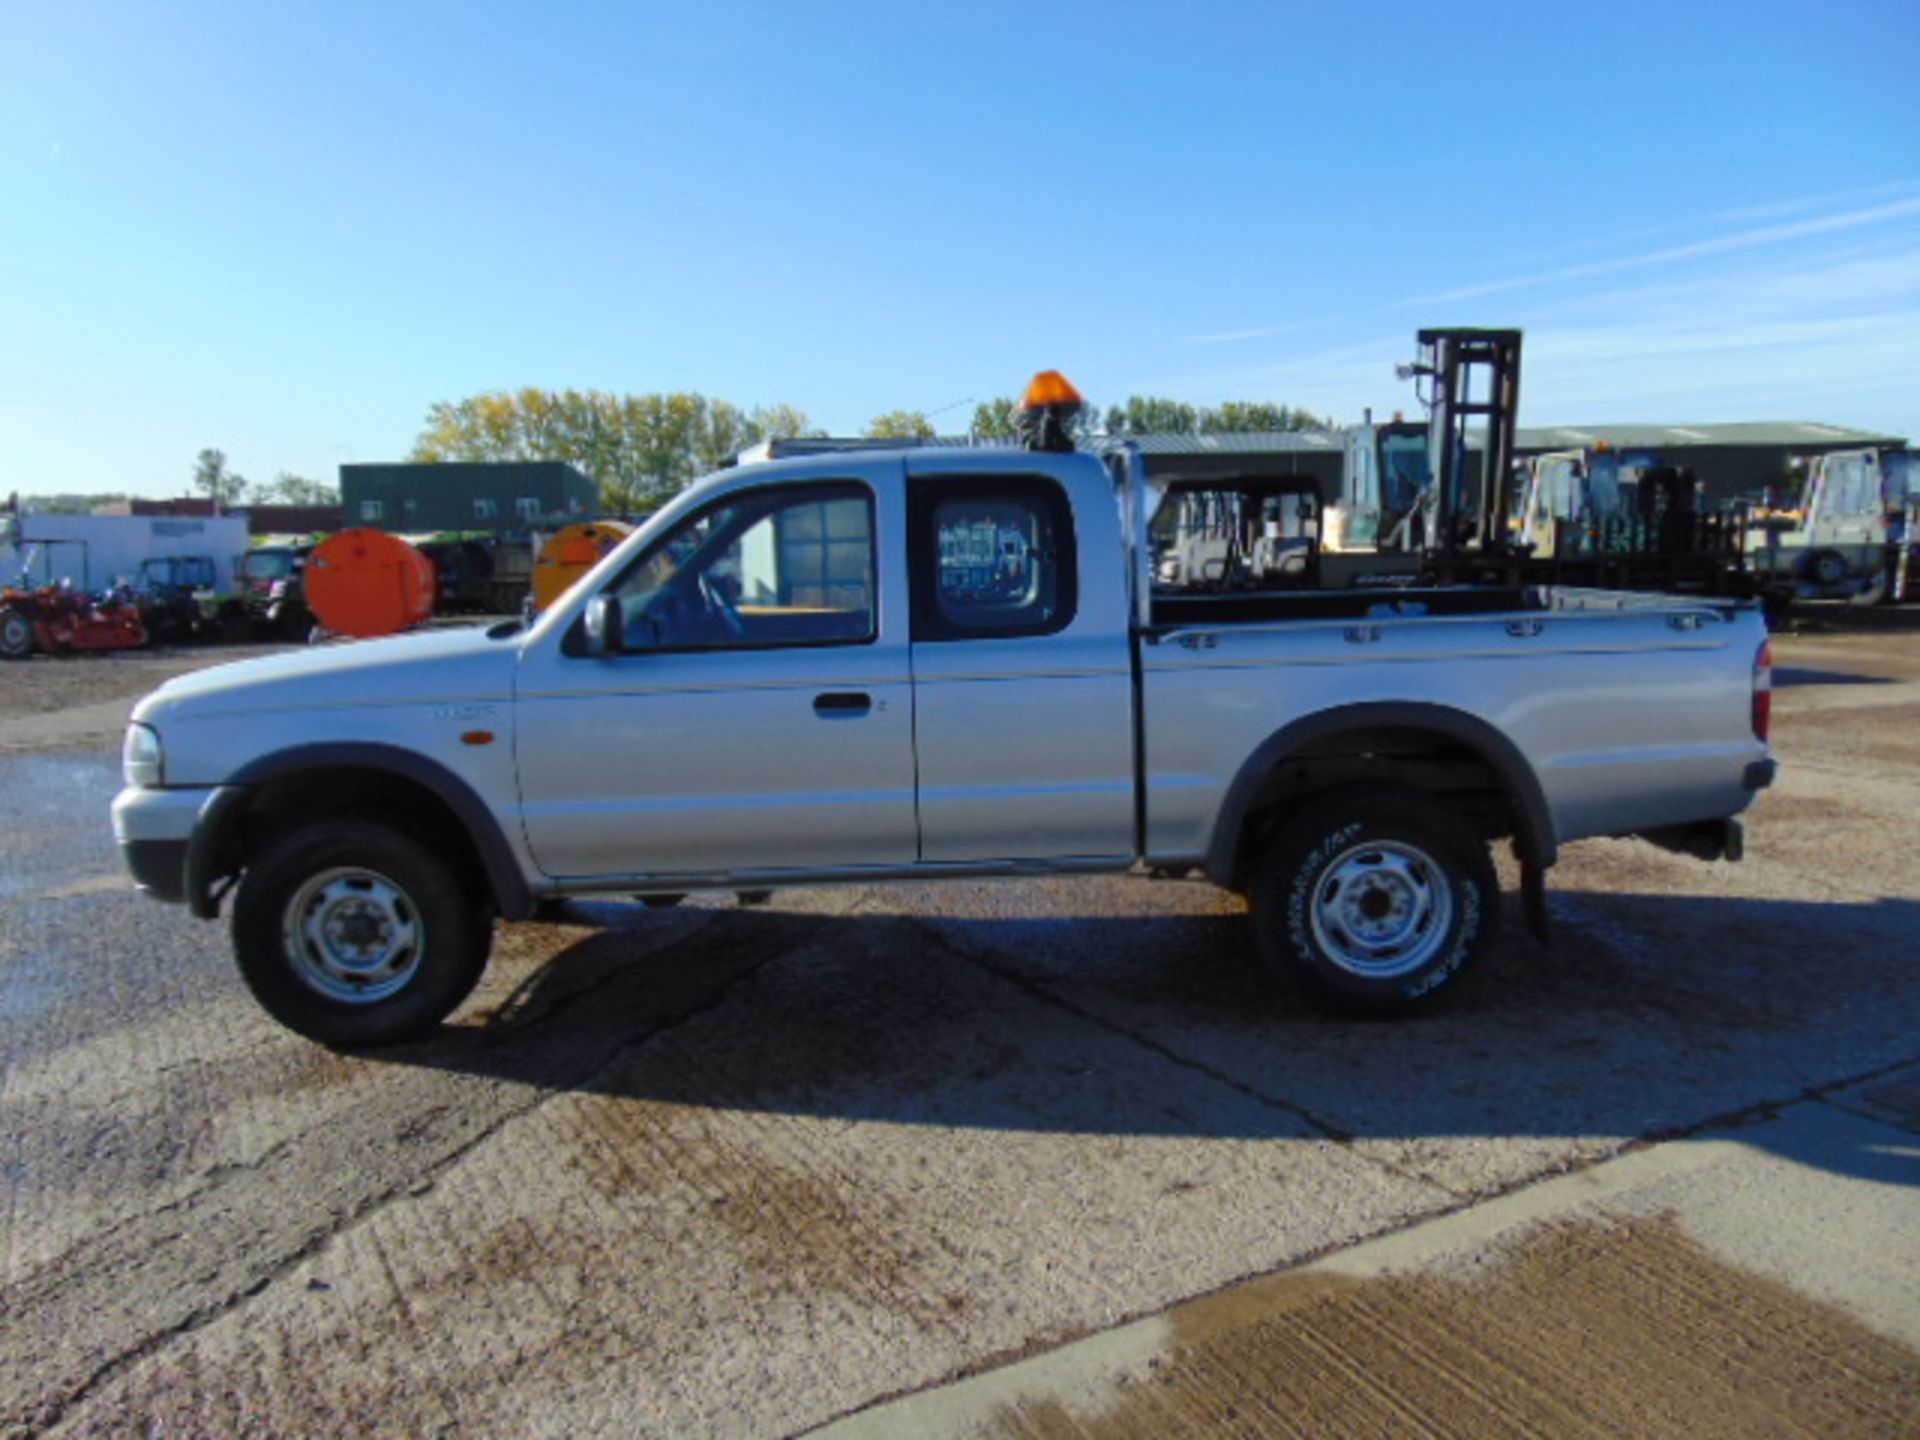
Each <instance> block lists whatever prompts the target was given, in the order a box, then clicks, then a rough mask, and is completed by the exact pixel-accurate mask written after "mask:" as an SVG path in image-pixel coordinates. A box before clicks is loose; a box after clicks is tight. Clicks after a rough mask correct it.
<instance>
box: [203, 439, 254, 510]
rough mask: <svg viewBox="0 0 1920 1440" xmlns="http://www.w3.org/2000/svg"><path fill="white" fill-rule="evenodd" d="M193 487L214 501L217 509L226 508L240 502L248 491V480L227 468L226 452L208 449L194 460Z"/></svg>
mask: <svg viewBox="0 0 1920 1440" xmlns="http://www.w3.org/2000/svg"><path fill="white" fill-rule="evenodd" d="M193 488H194V489H196V490H198V491H200V492H201V493H202V494H204V495H205V496H206V497H207V498H208V499H209V500H211V501H213V505H214V508H215V509H216V510H225V509H227V508H229V507H230V506H234V505H237V504H239V503H240V499H241V497H242V496H244V495H245V494H246V493H247V482H246V478H245V477H244V476H241V475H237V474H235V473H234V472H233V471H231V470H229V469H228V468H227V457H226V452H224V451H221V450H213V449H207V450H202V451H201V452H200V454H199V455H198V457H196V459H195V460H194V465H193Z"/></svg>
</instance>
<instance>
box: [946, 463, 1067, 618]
mask: <svg viewBox="0 0 1920 1440" xmlns="http://www.w3.org/2000/svg"><path fill="white" fill-rule="evenodd" d="M909 516H910V524H911V525H912V528H913V555H912V563H913V566H914V584H913V602H914V603H913V638H914V639H915V640H964V639H982V638H986V637H989V636H999V637H1007V636H1017V635H1045V634H1050V633H1052V632H1053V631H1056V630H1062V629H1064V628H1066V626H1067V625H1068V624H1069V623H1070V622H1071V621H1072V619H1073V613H1074V605H1075V600H1076V594H1075V579H1076V577H1075V574H1074V545H1073V515H1072V510H1071V508H1070V507H1069V505H1068V503H1067V498H1066V495H1065V494H1064V493H1063V492H1062V491H1061V489H1060V487H1059V486H1058V485H1056V484H1055V483H1054V482H1052V481H1050V480H1045V479H1042V478H1040V477H1037V476H1036V477H1004V476H994V477H991V478H985V477H983V478H979V479H974V478H965V479H948V480H927V481H915V482H914V491H913V495H912V499H911V502H910V505H909Z"/></svg>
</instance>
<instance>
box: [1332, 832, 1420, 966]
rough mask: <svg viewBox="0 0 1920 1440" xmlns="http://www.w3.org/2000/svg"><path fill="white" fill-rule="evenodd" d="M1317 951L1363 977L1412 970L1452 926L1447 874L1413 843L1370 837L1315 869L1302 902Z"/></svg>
mask: <svg viewBox="0 0 1920 1440" xmlns="http://www.w3.org/2000/svg"><path fill="white" fill-rule="evenodd" d="M1308 924H1309V926H1310V927H1311V929H1312V931H1313V938H1314V940H1315V942H1316V943H1317V944H1318V945H1319V947H1320V951H1321V953H1322V954H1323V955H1325V956H1326V957H1327V959H1328V960H1330V961H1332V962H1333V963H1334V964H1335V965H1337V966H1339V967H1340V968H1341V969H1342V970H1345V971H1348V972H1349V973H1351V974H1354V975H1358V976H1361V977H1363V978H1365V979H1368V980H1393V979H1398V978H1399V977H1401V976H1404V975H1410V974H1412V973H1414V972H1415V971H1417V970H1419V969H1421V968H1422V967H1423V966H1425V965H1427V964H1429V963H1430V962H1431V961H1432V960H1433V959H1434V958H1435V957H1436V956H1438V955H1439V954H1440V951H1441V949H1442V947H1443V946H1444V945H1445V944H1446V941H1447V932H1448V930H1449V929H1451V928H1452V924H1453V887H1452V885H1450V884H1449V883H1448V881H1447V872H1446V870H1445V868H1444V867H1442V866H1441V865H1440V863H1439V862H1438V861H1436V860H1435V859H1434V858H1433V857H1432V856H1431V855H1429V854H1427V853H1426V851H1424V850H1422V849H1420V848H1419V847H1418V846H1414V845H1408V844H1406V843H1405V842H1403V841H1399V840H1374V841H1368V842H1367V843H1366V844H1364V845H1355V846H1352V847H1350V848H1349V849H1347V850H1344V851H1342V852H1341V853H1340V855H1338V856H1337V857H1336V858H1335V859H1334V861H1333V863H1332V864H1330V865H1328V866H1327V868H1326V869H1325V870H1324V871H1323V872H1321V875H1320V879H1319V881H1318V883H1317V884H1316V885H1315V886H1314V889H1313V898H1312V900H1311V902H1310V903H1309V906H1308Z"/></svg>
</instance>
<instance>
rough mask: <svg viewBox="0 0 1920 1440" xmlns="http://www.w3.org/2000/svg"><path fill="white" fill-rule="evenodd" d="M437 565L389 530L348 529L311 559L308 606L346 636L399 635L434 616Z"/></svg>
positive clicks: (325, 542)
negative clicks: (434, 570) (434, 568)
mask: <svg viewBox="0 0 1920 1440" xmlns="http://www.w3.org/2000/svg"><path fill="white" fill-rule="evenodd" d="M433 587H434V574H433V562H432V561H431V560H429V559H427V557H426V556H424V555H422V554H421V553H420V552H419V551H418V550H416V549H414V547H413V546H411V545H409V544H408V543H407V542H406V541H404V540H402V539H401V538H400V537H399V536H398V535H389V534H388V533H387V532H386V531H384V530H366V529H356V530H342V531H340V532H339V533H338V534H337V535H330V536H328V537H327V538H326V539H325V540H322V541H321V542H320V543H319V544H318V545H316V546H314V547H313V550H312V553H310V554H309V555H308V556H307V570H306V589H307V608H308V609H309V610H311V611H313V616H314V619H316V620H318V621H319V622H320V623H321V625H323V626H325V627H326V628H327V629H329V630H332V631H334V632H335V633H336V634H340V635H352V636H355V637H357V638H360V639H366V638H369V637H371V636H375V635H396V634H398V633H399V632H400V631H402V630H409V629H412V628H413V627H414V626H415V625H420V624H424V623H425V621H426V618H427V616H428V615H430V614H432V613H433Z"/></svg>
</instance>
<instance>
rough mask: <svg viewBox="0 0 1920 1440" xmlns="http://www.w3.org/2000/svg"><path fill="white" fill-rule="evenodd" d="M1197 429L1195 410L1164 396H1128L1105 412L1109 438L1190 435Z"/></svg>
mask: <svg viewBox="0 0 1920 1440" xmlns="http://www.w3.org/2000/svg"><path fill="white" fill-rule="evenodd" d="M1199 428H1200V412H1199V411H1198V410H1196V409H1195V408H1194V407H1193V406H1191V405H1189V404H1187V402H1186V401H1184V400H1170V399H1168V398H1167V397H1166V396H1164V395H1129V396H1128V397H1127V403H1126V404H1124V405H1115V406H1112V407H1111V408H1109V409H1108V411H1107V433H1108V434H1109V435H1191V434H1193V432H1194V431H1195V430H1197V429H1199Z"/></svg>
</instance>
